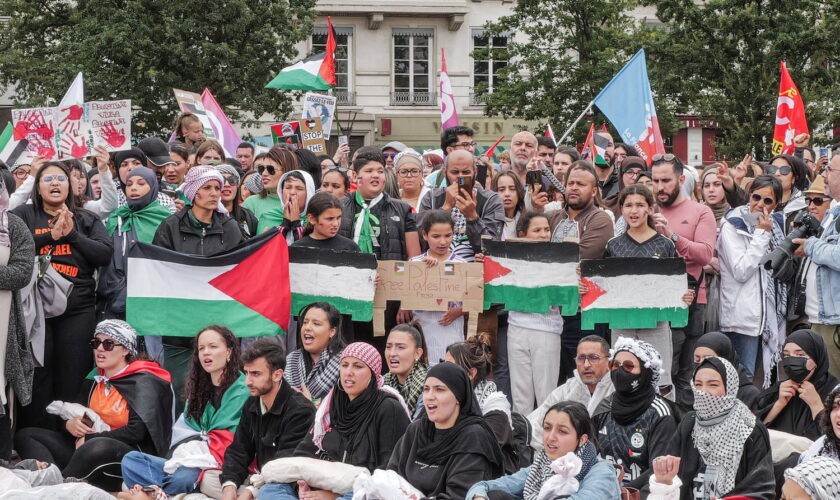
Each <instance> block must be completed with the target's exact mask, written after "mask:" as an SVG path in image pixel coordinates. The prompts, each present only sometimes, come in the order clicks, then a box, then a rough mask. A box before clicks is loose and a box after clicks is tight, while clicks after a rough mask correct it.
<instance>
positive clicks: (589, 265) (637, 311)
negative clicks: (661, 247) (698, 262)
mask: <svg viewBox="0 0 840 500" xmlns="http://www.w3.org/2000/svg"><path fill="white" fill-rule="evenodd" d="M580 274H581V276H582V278H581V281H582V282H583V283H584V284H585V285H586V286H587V287H589V292H588V293H586V294H585V295H583V296H582V297H581V301H580V308H581V329H583V330H591V329H592V328H594V327H595V324H596V323H608V324H609V325H610V328H655V327H656V323H657V322H659V321H670V322H671V326H673V327H677V328H679V327H682V326H685V325H686V324H687V323H688V307H687V306H686V305H685V302H683V300H682V296H683V295H685V292H687V291H688V278H687V277H686V270H685V261H684V260H683V259H679V258H676V259H655V258H612V259H592V260H582V261H581V262H580Z"/></svg>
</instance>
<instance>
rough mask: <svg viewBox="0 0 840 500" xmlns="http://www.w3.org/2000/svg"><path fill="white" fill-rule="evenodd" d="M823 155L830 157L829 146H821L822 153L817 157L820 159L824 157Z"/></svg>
mask: <svg viewBox="0 0 840 500" xmlns="http://www.w3.org/2000/svg"><path fill="white" fill-rule="evenodd" d="M823 156H825V157H826V158H828V148H820V155H819V156H818V157H817V158H818V159H819V158H822V157H823Z"/></svg>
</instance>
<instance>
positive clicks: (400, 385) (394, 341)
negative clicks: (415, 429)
mask: <svg viewBox="0 0 840 500" xmlns="http://www.w3.org/2000/svg"><path fill="white" fill-rule="evenodd" d="M385 359H386V360H387V361H388V373H386V374H385V377H384V381H385V385H388V386H390V387H393V388H394V389H396V390H397V392H399V393H400V395H401V396H402V398H403V400H404V401H405V404H406V406H408V409H409V410H411V415H412V420H414V419H416V418H417V417H419V416H420V414H421V413H422V411H423V398H422V396H423V384H424V383H425V381H426V374H427V373H428V371H429V359H428V356H427V354H426V339H425V337H424V336H423V329H422V327H421V326H420V325H419V324H417V323H410V324H409V323H402V324H399V325H397V326H395V327H394V328H392V329H391V333H389V334H388V340H387V342H386V344H385Z"/></svg>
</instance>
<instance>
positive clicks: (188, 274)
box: [126, 229, 291, 337]
mask: <svg viewBox="0 0 840 500" xmlns="http://www.w3.org/2000/svg"><path fill="white" fill-rule="evenodd" d="M127 276H128V293H127V298H126V320H127V321H128V322H129V323H131V325H132V326H134V328H136V329H137V332H138V333H139V334H140V335H171V336H180V337H192V336H195V334H196V333H198V331H199V330H201V329H202V328H204V327H206V326H207V325H213V324H218V325H224V326H226V327H228V328H230V330H231V331H232V332H233V333H234V334H235V335H236V336H237V337H256V336H262V335H277V334H280V333H285V331H286V329H287V328H288V325H289V309H290V306H291V292H290V287H289V249H288V247H287V245H286V239H285V238H284V237H283V236H282V235H280V234H279V232H278V231H277V230H276V229H273V230H270V231H267V232H265V233H263V234H262V235H260V236H258V237H256V238H252V239H250V240H248V241H247V242H246V243H244V244H242V245H240V246H239V247H237V248H235V249H233V250H231V251H230V252H227V253H224V254H220V255H217V256H213V257H199V256H193V255H185V254H180V253H177V252H173V251H171V250H166V249H164V248H160V247H157V246H154V245H147V244H145V243H139V242H138V243H134V244H133V245H132V246H131V249H130V250H129V254H128V270H127Z"/></svg>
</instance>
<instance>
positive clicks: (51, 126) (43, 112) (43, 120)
mask: <svg viewBox="0 0 840 500" xmlns="http://www.w3.org/2000/svg"><path fill="white" fill-rule="evenodd" d="M55 118H56V115H55V108H27V109H13V110H12V124H13V127H14V135H13V138H14V140H16V141H20V140H26V141H27V143H28V144H27V146H26V151H27V152H28V153H30V154H32V155H33V156H43V157H44V158H46V159H47V160H52V159H55V158H57V155H58V142H57V137H56V121H55Z"/></svg>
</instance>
